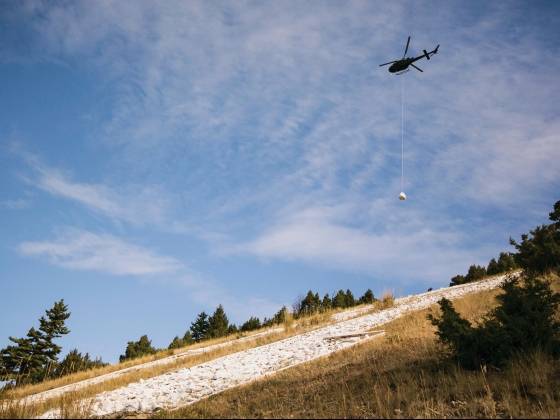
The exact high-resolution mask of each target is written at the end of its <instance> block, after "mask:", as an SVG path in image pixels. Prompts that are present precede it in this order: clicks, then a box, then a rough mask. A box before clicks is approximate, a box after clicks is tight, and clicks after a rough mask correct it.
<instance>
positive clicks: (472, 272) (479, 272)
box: [465, 264, 486, 283]
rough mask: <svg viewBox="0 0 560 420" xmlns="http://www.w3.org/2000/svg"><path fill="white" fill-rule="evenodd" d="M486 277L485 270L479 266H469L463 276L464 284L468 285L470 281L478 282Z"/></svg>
mask: <svg viewBox="0 0 560 420" xmlns="http://www.w3.org/2000/svg"><path fill="white" fill-rule="evenodd" d="M485 275H486V268H484V267H482V266H480V265H475V264H473V265H471V266H470V267H469V271H468V272H467V275H466V276H465V283H470V282H472V281H476V280H480V279H482V278H483V277H484V276H485Z"/></svg>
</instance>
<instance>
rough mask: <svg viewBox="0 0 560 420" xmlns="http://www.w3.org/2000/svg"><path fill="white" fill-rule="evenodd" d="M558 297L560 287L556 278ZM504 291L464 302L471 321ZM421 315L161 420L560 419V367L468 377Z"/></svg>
mask: <svg viewBox="0 0 560 420" xmlns="http://www.w3.org/2000/svg"><path fill="white" fill-rule="evenodd" d="M552 280H553V284H554V287H555V288H556V290H558V289H559V285H560V281H559V279H558V278H553V279H552ZM498 292H499V291H491V292H483V293H479V294H476V295H471V296H468V297H465V298H463V299H460V300H457V301H456V304H455V307H456V308H457V310H458V311H459V312H460V313H461V314H462V315H463V316H465V317H467V318H468V319H469V320H471V321H477V320H480V319H481V317H482V315H483V314H484V313H486V312H487V311H488V310H489V309H490V308H492V307H493V306H494V305H495V300H494V297H495V296H496V294H497V293H498ZM434 310H436V309H435V308H432V309H430V310H426V311H420V312H416V313H413V314H410V315H408V316H405V317H403V318H401V319H399V320H396V321H394V322H392V323H391V324H389V325H387V326H386V329H387V336H386V338H385V339H384V340H379V341H376V340H373V341H370V342H367V343H364V344H361V345H358V346H356V347H354V348H352V349H349V350H346V351H342V352H339V353H336V354H333V355H332V356H330V357H328V358H325V359H322V360H319V361H317V362H313V363H308V364H305V365H302V366H298V367H297V368H293V369H288V370H286V371H284V372H281V373H279V374H277V375H275V376H274V377H271V378H270V379H266V380H261V381H257V382H255V383H253V384H249V385H247V386H244V387H240V388H236V389H232V390H229V391H226V392H224V393H221V394H219V395H216V396H213V397H211V398H209V399H206V400H203V401H200V402H198V403H196V404H194V405H191V406H188V407H184V408H181V409H179V410H175V411H164V412H160V413H158V414H157V415H156V416H155V417H157V418H167V417H174V418H185V417H194V418H205V417H206V418H227V417H238V418H239V417H243V418H252V417H274V418H278V417H295V418H298V417H304V418H305V417H313V418H323V417H329V418H331V417H332V418H341V417H342V418H346V417H430V418H434V417H435V418H441V417H493V418H494V417H498V418H502V417H504V418H505V417H533V418H534V417H549V418H550V417H560V388H559V387H558V384H559V383H560V364H559V363H558V362H557V361H553V360H552V359H550V358H548V357H547V356H544V355H542V354H533V355H531V356H529V357H525V358H518V359H517V360H515V361H514V362H513V363H512V364H511V365H510V366H509V367H508V368H507V369H505V370H503V371H495V370H486V369H481V370H480V371H475V372H473V371H465V370H463V369H461V368H459V367H457V366H456V365H455V364H454V363H453V362H451V361H449V360H444V359H443V358H442V357H441V348H440V347H439V345H438V343H437V341H436V337H435V334H434V332H435V330H434V327H433V326H432V325H431V324H430V323H429V321H427V320H426V315H427V313H428V312H429V311H434Z"/></svg>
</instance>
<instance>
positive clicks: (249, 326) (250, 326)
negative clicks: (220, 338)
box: [241, 316, 261, 332]
mask: <svg viewBox="0 0 560 420" xmlns="http://www.w3.org/2000/svg"><path fill="white" fill-rule="evenodd" d="M260 327H261V321H260V319H259V318H257V317H253V316H252V317H251V318H249V319H248V320H247V321H245V323H244V324H243V325H242V326H241V331H244V332H245V331H252V330H258V329H259V328H260Z"/></svg>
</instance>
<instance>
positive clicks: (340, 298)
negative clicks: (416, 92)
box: [333, 290, 347, 308]
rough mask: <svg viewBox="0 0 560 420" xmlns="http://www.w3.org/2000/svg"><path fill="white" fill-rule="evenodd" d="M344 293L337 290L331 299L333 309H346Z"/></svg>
mask: <svg viewBox="0 0 560 420" xmlns="http://www.w3.org/2000/svg"><path fill="white" fill-rule="evenodd" d="M346 307H347V305H346V293H344V291H343V290H339V291H338V292H337V294H336V295H335V297H334V298H333V308H346Z"/></svg>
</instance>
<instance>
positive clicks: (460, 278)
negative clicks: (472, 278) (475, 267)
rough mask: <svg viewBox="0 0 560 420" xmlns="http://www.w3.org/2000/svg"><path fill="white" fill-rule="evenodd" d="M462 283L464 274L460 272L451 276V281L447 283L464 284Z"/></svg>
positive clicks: (453, 284)
mask: <svg viewBox="0 0 560 420" xmlns="http://www.w3.org/2000/svg"><path fill="white" fill-rule="evenodd" d="M464 283H466V281H465V276H463V275H462V274H457V275H456V276H455V277H452V278H451V283H449V285H450V286H458V285H459V284H464Z"/></svg>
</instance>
